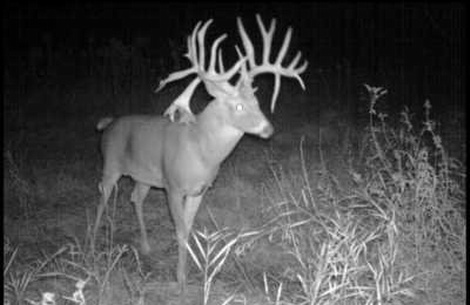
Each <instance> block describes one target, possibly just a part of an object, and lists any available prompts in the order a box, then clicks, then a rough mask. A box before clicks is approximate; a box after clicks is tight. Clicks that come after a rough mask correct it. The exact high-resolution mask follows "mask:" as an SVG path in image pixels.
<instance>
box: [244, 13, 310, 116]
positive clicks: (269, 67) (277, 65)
mask: <svg viewBox="0 0 470 305" xmlns="http://www.w3.org/2000/svg"><path fill="white" fill-rule="evenodd" d="M256 21H257V23H258V26H259V28H260V32H261V36H262V38H263V56H262V62H261V64H259V65H258V64H256V59H255V52H254V48H253V43H252V42H251V39H250V37H249V36H248V34H247V33H246V30H245V27H244V26H243V23H242V21H241V18H240V17H238V18H237V25H238V31H239V32H240V37H241V39H242V43H243V48H244V50H245V53H246V57H247V58H248V64H249V68H248V71H249V72H248V75H249V76H250V77H251V78H254V77H255V76H256V75H258V74H261V73H273V74H274V92H273V95H272V98H271V112H274V108H275V107H276V99H277V97H278V95H279V89H280V87H281V76H286V77H290V78H295V79H297V81H298V82H299V84H300V86H301V87H302V89H303V90H305V84H304V82H303V80H302V78H301V77H300V74H302V73H303V72H304V71H305V70H306V69H307V66H308V61H305V62H304V63H303V64H302V65H301V66H298V63H299V61H300V58H301V57H302V53H301V52H300V51H298V52H297V55H296V56H295V58H294V59H293V60H292V61H291V63H290V64H289V65H287V66H286V67H283V66H282V62H283V60H284V59H285V56H286V54H287V50H288V49H289V44H290V41H291V38H292V28H291V27H289V28H288V29H287V32H286V35H285V36H284V41H283V43H282V46H281V49H280V50H279V53H278V55H277V57H276V59H275V61H274V62H273V63H270V62H269V57H270V55H271V47H272V40H273V37H274V32H275V31H276V19H272V20H271V24H270V26H269V29H268V30H266V27H265V26H264V24H263V21H262V19H261V17H260V15H259V14H257V15H256Z"/></svg>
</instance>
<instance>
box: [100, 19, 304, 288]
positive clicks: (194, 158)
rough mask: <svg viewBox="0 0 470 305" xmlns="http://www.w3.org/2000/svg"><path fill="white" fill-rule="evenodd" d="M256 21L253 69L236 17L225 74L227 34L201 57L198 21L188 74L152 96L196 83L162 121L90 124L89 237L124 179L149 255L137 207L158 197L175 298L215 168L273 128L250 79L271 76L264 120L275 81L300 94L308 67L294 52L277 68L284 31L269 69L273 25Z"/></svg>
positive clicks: (176, 75)
mask: <svg viewBox="0 0 470 305" xmlns="http://www.w3.org/2000/svg"><path fill="white" fill-rule="evenodd" d="M256 21H257V23H258V26H259V29H260V32H261V36H262V40H263V53H262V58H261V62H260V63H258V62H257V61H256V59H255V51H254V47H253V43H252V41H251V39H250V37H249V36H248V34H247V32H246V30H245V27H244V25H243V23H242V20H241V18H240V17H237V27H238V32H239V34H240V37H241V41H242V46H243V52H242V50H240V48H239V47H238V46H235V48H236V51H237V54H238V60H237V61H236V62H235V63H234V64H233V65H232V66H231V67H230V68H228V69H226V68H225V66H224V63H223V58H222V50H221V49H220V44H221V43H222V41H223V40H224V39H226V37H227V34H223V35H221V36H219V37H218V38H217V39H215V41H214V42H213V43H212V45H211V47H210V54H209V55H208V56H206V48H205V47H206V45H205V35H206V32H207V30H208V28H209V26H210V25H211V23H212V22H213V20H212V19H210V20H208V21H206V22H204V23H203V22H202V21H199V22H198V23H197V24H196V26H195V28H194V29H193V31H192V33H191V34H190V35H189V36H188V37H187V49H188V51H187V53H186V54H185V56H186V58H187V59H188V60H189V62H190V64H191V66H190V67H189V68H186V69H183V70H179V71H176V72H173V73H170V74H169V75H168V77H167V78H165V79H163V80H162V81H161V82H160V84H159V86H158V88H157V90H156V91H157V92H158V91H160V90H162V89H163V88H164V87H165V86H166V85H167V84H169V83H171V82H174V81H177V80H181V79H184V78H186V77H187V76H189V75H193V74H194V75H195V76H196V77H195V78H194V79H193V80H192V81H191V82H190V83H189V85H188V86H187V87H186V88H185V89H184V90H183V92H182V93H181V94H180V95H179V96H178V97H177V98H176V99H175V100H174V101H173V102H172V104H171V105H170V106H169V107H168V108H167V109H166V110H165V112H164V114H163V115H162V116H160V115H128V116H123V117H119V118H112V117H106V118H103V119H101V120H100V121H99V122H98V124H97V129H98V130H99V131H101V132H102V138H101V152H102V156H103V172H102V178H101V182H100V183H99V190H100V193H101V198H100V203H99V205H98V207H97V214H96V220H95V224H94V229H93V233H94V237H96V236H97V233H98V229H99V225H100V220H101V217H102V215H103V212H104V210H105V209H106V206H107V202H108V200H109V198H110V195H111V193H112V192H113V190H115V192H117V183H118V180H119V179H120V178H121V177H122V176H130V177H131V178H132V180H134V181H135V186H134V189H133V191H132V193H131V202H132V203H133V204H134V207H135V212H136V215H137V221H138V224H139V227H140V235H141V241H140V242H141V250H142V252H143V253H144V254H148V253H149V252H150V251H151V248H150V245H149V242H148V237H147V231H146V227H145V223H144V215H143V210H142V207H143V202H144V199H145V198H146V196H147V194H148V192H149V190H150V188H151V187H155V188H160V189H164V190H165V192H166V198H167V202H168V205H169V208H170V212H171V216H172V219H173V222H174V225H175V228H176V237H177V242H178V262H177V268H176V278H177V282H178V285H179V287H180V290H181V292H184V291H185V289H186V277H187V272H186V263H187V262H186V261H187V251H188V250H187V244H188V238H189V235H190V232H191V229H192V226H193V222H194V218H195V215H196V213H197V211H198V209H199V206H200V204H201V201H202V199H203V197H204V194H205V193H206V192H207V190H208V189H209V188H210V187H211V185H212V184H213V182H214V180H215V178H216V176H217V173H218V172H219V169H220V166H221V164H222V162H223V161H224V160H225V159H226V158H227V157H228V156H229V154H230V153H231V152H232V151H233V150H234V149H235V147H236V145H237V143H238V142H239V141H240V139H241V138H242V136H243V135H244V134H245V133H248V134H253V135H256V136H258V137H260V138H263V139H267V138H269V137H271V136H272V134H273V133H274V127H273V125H272V124H271V123H270V122H269V120H268V119H267V118H266V116H265V115H264V114H263V112H262V110H261V108H260V106H259V103H258V100H257V98H256V96H255V92H256V90H257V89H256V88H254V87H253V80H254V78H255V77H256V76H257V75H259V74H263V73H270V74H273V75H274V90H273V94H272V97H271V107H270V109H271V113H273V112H274V108H275V105H276V99H277V97H278V94H279V90H280V85H281V83H280V80H281V77H282V76H284V77H287V78H294V79H296V80H297V81H298V82H299V84H300V86H301V87H302V89H303V90H305V84H304V82H303V80H302V78H301V77H300V74H302V73H303V72H304V71H305V70H306V69H307V66H308V61H306V60H304V62H303V64H301V65H300V64H299V61H300V59H301V57H302V54H301V52H300V51H298V52H297V55H296V56H295V57H294V58H293V60H292V61H291V62H290V63H289V64H288V65H283V61H284V59H285V56H286V54H287V51H288V48H289V45H290V41H291V36H292V28H291V27H289V28H288V30H287V32H286V34H285V36H284V40H283V43H282V45H281V47H280V49H279V53H278V54H277V56H276V59H275V60H274V61H271V60H270V57H271V48H272V39H273V35H274V32H275V29H276V19H275V18H273V19H272V20H271V24H270V27H269V29H266V27H265V25H264V23H263V21H262V19H261V17H260V15H259V14H257V15H256ZM206 57H207V64H206ZM234 80H236V82H235V84H233V83H234ZM200 83H203V84H204V87H205V89H206V90H207V92H208V93H209V95H210V96H212V97H213V99H212V100H211V101H210V102H209V103H208V104H207V106H206V107H205V108H204V109H203V110H202V111H201V112H200V113H198V114H194V113H193V112H192V111H191V108H190V100H191V97H192V95H193V93H194V91H195V89H196V87H197V86H198V85H199V84H200ZM93 240H94V239H93Z"/></svg>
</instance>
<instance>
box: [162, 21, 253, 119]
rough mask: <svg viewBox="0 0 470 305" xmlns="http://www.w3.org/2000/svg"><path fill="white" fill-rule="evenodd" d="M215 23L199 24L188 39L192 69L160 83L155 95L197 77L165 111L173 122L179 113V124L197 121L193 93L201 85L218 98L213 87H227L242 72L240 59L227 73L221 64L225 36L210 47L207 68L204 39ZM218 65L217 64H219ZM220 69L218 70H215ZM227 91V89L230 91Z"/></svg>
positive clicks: (178, 72) (187, 54) (170, 76)
mask: <svg viewBox="0 0 470 305" xmlns="http://www.w3.org/2000/svg"><path fill="white" fill-rule="evenodd" d="M211 23H212V19H211V20H208V21H206V22H205V23H204V25H202V27H201V22H198V23H197V25H196V27H195V28H194V30H193V32H192V34H191V35H190V36H189V37H188V39H187V46H188V52H187V53H186V54H185V56H186V57H187V58H188V59H189V61H190V63H191V67H190V68H188V69H185V70H181V71H176V72H173V73H171V74H170V75H169V76H168V77H167V78H166V79H164V80H162V81H161V82H160V85H159V86H158V88H157V90H156V91H160V90H161V89H162V88H163V87H165V86H166V85H167V84H168V83H170V82H173V81H175V80H179V79H182V78H185V77H187V76H188V75H191V74H193V73H195V74H197V77H196V78H195V79H194V80H193V81H192V82H191V83H190V84H189V85H188V87H186V89H185V90H184V91H183V93H181V94H180V95H179V96H178V98H176V99H175V101H174V102H173V103H172V104H171V105H170V106H169V107H168V108H167V109H166V111H165V113H164V115H167V116H169V117H170V119H171V120H172V121H174V116H175V112H176V111H180V122H184V123H190V122H193V121H194V120H195V118H194V114H193V113H192V111H191V109H190V107H189V102H190V99H191V96H192V95H193V93H194V90H195V89H196V87H197V86H198V85H199V83H200V82H201V81H203V82H204V84H205V86H206V89H207V91H208V92H209V94H211V95H212V96H214V97H216V95H217V93H216V92H214V90H213V89H212V88H213V85H214V84H215V85H217V86H219V87H224V86H225V85H227V84H228V80H230V79H231V78H232V77H233V76H234V75H235V74H236V73H237V72H238V71H239V70H240V67H241V65H242V64H243V63H244V61H245V59H244V58H240V59H239V60H238V61H237V62H236V63H235V64H234V65H233V66H232V67H231V68H230V69H229V70H228V71H225V69H224V64H223V60H222V52H221V50H220V49H219V45H220V43H221V42H222V41H223V40H224V39H225V38H226V37H227V35H226V34H223V35H221V36H219V37H218V38H217V39H216V40H215V41H214V43H213V44H212V47H211V53H210V58H209V66H208V67H207V69H206V67H205V60H206V54H205V44H204V39H205V35H206V32H207V29H208V27H209V26H210V24H211ZM216 62H217V64H216ZM216 66H217V67H216ZM227 90H228V89H227Z"/></svg>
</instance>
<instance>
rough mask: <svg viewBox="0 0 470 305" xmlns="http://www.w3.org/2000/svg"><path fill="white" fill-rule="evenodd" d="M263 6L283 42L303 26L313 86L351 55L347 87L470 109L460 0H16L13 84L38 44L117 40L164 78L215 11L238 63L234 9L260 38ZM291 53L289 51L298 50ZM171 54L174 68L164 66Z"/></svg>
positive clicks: (9, 57) (10, 24)
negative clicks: (258, 18)
mask: <svg viewBox="0 0 470 305" xmlns="http://www.w3.org/2000/svg"><path fill="white" fill-rule="evenodd" d="M256 13H260V14H261V15H262V16H263V19H264V21H265V23H267V22H268V20H269V19H270V18H272V17H275V18H277V19H278V28H277V31H276V36H275V46H278V45H279V43H280V40H281V37H282V36H283V33H284V31H285V29H286V28H287V26H289V25H290V26H292V27H293V28H294V35H293V41H292V47H291V50H301V51H302V52H303V54H304V56H305V58H306V59H307V60H308V61H309V63H310V64H309V68H308V70H307V72H306V73H305V75H304V78H306V79H307V83H308V84H309V85H308V88H309V89H310V93H312V94H319V92H321V91H322V90H323V89H322V86H323V83H322V82H321V81H320V75H319V73H322V72H325V71H332V70H334V69H338V67H339V66H344V64H345V63H347V65H348V67H349V68H350V69H351V71H352V73H353V74H354V76H355V78H354V86H353V88H352V90H351V91H352V92H348V94H353V95H356V94H357V91H359V90H361V89H360V86H361V84H362V83H364V82H368V83H369V84H371V85H375V86H383V87H386V88H387V89H389V92H390V93H389V94H390V97H391V100H393V103H394V105H396V106H398V105H403V104H407V105H409V106H411V107H412V108H414V110H418V109H421V107H422V104H423V103H424V100H425V99H430V100H431V102H432V103H433V106H434V107H435V108H436V109H438V110H439V111H437V112H438V113H442V112H445V113H450V112H453V113H455V112H463V111H464V101H465V96H464V92H465V91H464V89H463V84H464V82H465V74H464V70H465V66H466V56H465V54H466V45H465V38H466V37H465V35H466V33H465V22H466V20H465V17H466V15H465V7H464V6H463V4H460V3H451V2H449V3H436V4H432V3H410V4H408V3H404V2H403V3H397V4H395V3H384V4H380V3H376V4H373V3H369V4H356V3H349V4H340V3H332V4H329V3H314V4H310V3H293V2H292V3H289V2H284V3H277V2H275V3H259V4H250V3H243V4H242V3H226V4H224V3H190V4H189V3H175V4H160V3H147V2H142V3H138V2H137V3H136V2H128V3H105V2H72V3H56V4H47V5H45V4H41V3H22V2H8V3H7V4H6V7H5V10H4V22H3V26H4V29H3V30H4V35H3V40H4V43H3V46H4V62H5V66H4V72H5V73H7V74H8V77H7V79H8V80H9V82H10V83H8V84H7V85H11V86H16V85H17V83H18V82H16V81H15V80H18V79H21V74H22V73H23V71H24V69H25V68H24V65H25V64H27V63H30V61H31V57H32V55H31V54H34V51H36V52H37V53H39V55H37V57H38V58H39V59H38V60H37V61H36V63H35V64H37V63H38V62H39V64H43V65H48V63H46V62H44V61H46V60H47V58H48V57H47V56H45V54H46V53H48V52H49V53H54V52H65V53H67V54H69V55H70V56H69V57H70V58H74V57H75V58H82V57H83V56H82V57H80V54H83V53H84V52H89V51H90V50H98V49H99V48H101V47H103V46H105V45H107V44H108V45H109V43H110V40H111V39H115V40H116V41H120V42H121V43H122V44H124V45H132V46H137V47H139V48H141V50H142V54H143V56H144V58H147V59H148V65H149V66H150V67H149V68H150V69H153V70H152V71H155V70H158V69H160V71H157V72H155V74H152V76H151V80H150V82H151V83H153V85H154V86H156V84H157V83H158V77H163V76H164V75H163V74H167V73H168V72H170V71H171V69H172V66H174V63H172V60H174V58H172V57H171V56H170V54H171V52H172V50H175V49H176V50H178V52H179V56H181V55H182V54H183V53H184V52H185V37H186V35H188V34H189V33H190V31H191V30H192V28H193V27H194V25H195V24H196V23H197V21H199V20H207V19H209V18H213V19H214V20H215V23H214V24H215V26H212V27H211V30H210V31H209V32H210V34H209V38H210V39H213V37H211V36H210V35H220V34H221V33H223V32H226V33H228V34H229V39H227V41H226V42H224V44H223V46H224V54H227V55H225V56H227V58H228V61H230V59H232V62H233V60H235V57H234V56H235V52H234V48H233V47H231V46H232V45H235V44H236V43H237V42H238V41H236V40H235V39H238V34H237V33H236V27H235V17H236V16H242V17H243V20H244V23H245V24H246V25H247V27H248V28H251V29H252V31H251V33H250V34H251V35H253V37H254V38H253V40H254V41H257V36H256V35H257V33H258V29H257V26H256V22H255V18H254V15H255V14H256ZM281 33H282V34H281ZM258 38H259V37H258ZM276 39H277V40H276ZM291 53H292V54H290V55H289V56H293V55H294V54H295V52H294V51H291ZM41 60H42V61H41ZM158 60H160V62H158ZM77 61H78V62H77V63H75V64H74V65H73V66H71V67H70V68H67V69H65V70H66V71H67V72H66V73H65V74H67V75H68V76H70V75H73V76H76V77H75V78H73V79H72V78H71V79H69V80H68V81H69V82H73V81H75V80H76V79H77V78H78V77H79V76H81V75H82V74H83V73H82V72H80V69H84V68H85V66H86V65H87V63H83V62H80V61H79V60H78V59H77ZM162 61H163V62H164V64H163V65H165V66H166V68H167V69H166V70H165V71H162V69H161V65H162ZM182 62H183V63H184V64H186V63H185V62H184V61H183V60H182ZM159 65H160V66H159ZM4 84H5V82H4ZM9 88H12V87H9ZM15 88H17V89H15V90H13V91H16V92H17V93H18V92H20V93H25V92H26V91H28V90H27V89H24V86H23V87H15ZM144 90H147V89H144ZM330 90H331V89H330ZM150 91H151V88H149V92H150ZM28 92H29V91H28ZM24 100H25V98H22V97H21V94H19V95H18V94H16V95H15V94H13V95H9V98H8V99H7V100H6V101H4V106H5V103H6V105H7V106H8V104H9V103H14V104H15V105H16V106H15V107H17V106H18V103H19V104H20V105H21V104H22V103H24ZM25 106H27V105H26V104H25Z"/></svg>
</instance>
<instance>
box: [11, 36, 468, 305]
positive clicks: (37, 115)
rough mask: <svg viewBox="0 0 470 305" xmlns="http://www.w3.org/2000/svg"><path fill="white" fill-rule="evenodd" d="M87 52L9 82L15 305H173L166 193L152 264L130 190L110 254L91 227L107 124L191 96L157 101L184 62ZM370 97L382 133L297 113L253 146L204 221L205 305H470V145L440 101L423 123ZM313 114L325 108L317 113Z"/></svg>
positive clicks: (246, 144) (198, 233)
mask: <svg viewBox="0 0 470 305" xmlns="http://www.w3.org/2000/svg"><path fill="white" fill-rule="evenodd" d="M87 50H88V51H83V53H80V54H81V55H80V56H78V54H73V56H70V55H67V54H66V53H57V54H53V53H48V54H43V55H41V56H39V57H38V58H40V59H42V60H41V61H33V60H32V59H34V57H33V56H32V55H31V54H30V56H29V57H28V60H25V61H21V60H19V61H17V62H16V63H17V65H16V66H9V69H6V70H5V71H6V72H5V75H4V76H5V89H6V90H5V93H4V100H5V102H4V108H5V109H4V110H5V113H6V116H5V126H6V127H7V128H6V131H5V135H4V150H3V154H4V165H5V166H4V190H5V193H4V202H5V203H4V211H5V216H4V228H5V233H4V234H5V235H4V304H81V305H84V304H174V302H175V300H178V298H180V296H178V295H177V289H176V287H177V285H176V283H175V277H174V274H173V272H174V267H175V266H176V256H177V255H176V253H177V251H176V247H175V245H176V240H175V236H174V231H173V226H172V224H171V221H170V217H169V214H168V211H167V209H166V205H165V204H161V203H163V202H164V197H163V196H161V193H159V192H154V193H153V194H152V195H151V196H149V198H148V200H147V201H148V202H147V205H146V207H145V209H146V214H147V215H146V217H147V222H148V223H149V224H150V225H149V230H150V231H151V232H149V233H150V234H149V236H151V238H152V246H153V247H154V251H153V252H152V254H151V255H150V256H149V257H142V256H141V255H140V254H139V252H138V250H136V248H135V247H134V246H133V245H134V239H137V238H136V237H137V236H139V232H138V226H137V222H136V219H135V215H134V213H133V211H132V208H131V206H130V205H129V204H127V202H128V198H129V188H130V185H129V181H127V180H125V179H123V181H122V182H121V184H120V189H121V190H120V192H119V194H117V195H116V196H115V200H114V204H113V205H111V207H110V211H108V217H107V226H106V230H105V232H104V233H103V234H101V236H100V237H99V240H98V241H97V244H98V245H99V247H97V249H91V248H90V241H91V240H90V238H91V234H90V232H91V227H90V224H91V223H92V222H93V217H94V212H95V211H94V208H95V206H96V203H97V200H98V198H99V195H98V191H97V188H96V185H97V182H98V180H99V177H100V171H101V160H100V158H99V152H98V149H97V147H98V140H99V134H97V133H94V131H93V126H94V124H95V123H96V122H97V121H98V118H99V117H100V116H104V115H106V114H123V113H132V112H137V111H138V112H157V113H161V111H162V110H163V109H164V108H165V106H166V105H168V103H169V101H170V100H171V99H172V98H174V97H175V96H176V95H177V94H178V92H179V88H170V89H169V90H168V91H166V93H164V94H166V95H165V96H157V97H154V96H151V95H150V94H151V91H152V87H153V85H154V84H157V83H158V82H157V76H158V75H161V76H165V73H166V72H167V71H168V70H171V69H169V67H171V66H172V65H176V64H178V65H179V63H175V62H173V63H171V64H167V65H166V66H165V65H163V64H155V63H154V62H151V61H150V60H149V59H148V58H147V57H146V56H145V55H144V54H145V53H144V52H142V49H139V48H135V47H133V46H131V45H129V46H127V45H125V44H123V43H122V42H120V41H118V40H111V41H110V42H109V44H107V45H105V46H101V47H95V46H94V47H90V48H88V49H87ZM72 58H73V59H74V60H75V61H74V62H72V61H71V59H72ZM159 62H160V63H161V62H165V60H160V61H159ZM169 62H170V61H169ZM150 67H158V69H156V70H150ZM18 71H24V73H19V72H18ZM70 71H73V72H74V73H75V74H74V75H71V76H70V73H67V72H70ZM341 81H344V80H340V78H339V77H331V78H329V77H328V75H325V74H322V82H323V84H324V86H325V92H327V96H328V97H329V98H331V99H335V98H338V96H331V92H333V90H330V89H331V88H333V87H336V85H337V88H345V87H348V88H351V87H353V86H355V85H356V84H349V85H348V86H340V84H339V83H340V82H341ZM347 81H348V82H353V80H352V79H347ZM312 82H313V81H311V82H310V83H312ZM333 82H336V83H338V84H336V85H332V86H331V87H330V86H329V84H330V83H333ZM307 83H309V82H308V81H307ZM287 87H288V86H287ZM307 87H308V85H307ZM266 88H269V86H266ZM266 88H263V86H261V89H260V96H263V90H266ZM287 90H288V89H287ZM362 90H363V92H365V93H366V94H367V99H366V101H367V102H366V103H365V105H368V107H369V108H368V111H367V110H366V111H365V113H364V114H365V115H366V117H367V120H366V122H367V124H365V125H360V124H356V125H355V124H352V123H349V122H350V121H349V120H348V119H347V117H345V116H343V114H342V113H341V112H340V111H339V110H338V109H333V111H336V112H335V113H336V115H334V116H333V119H331V120H325V121H323V120H322V119H321V118H319V119H318V120H317V119H314V120H312V119H308V118H307V116H305V113H303V114H302V116H300V115H299V114H298V113H289V110H288V109H287V107H285V109H284V110H280V113H278V114H276V115H277V116H279V117H280V118H279V119H276V120H277V121H282V120H285V122H288V123H289V124H291V125H292V126H291V127H289V128H286V129H284V130H282V128H281V130H280V132H279V134H278V135H277V136H275V137H274V139H273V140H272V141H271V142H262V141H261V140H256V139H252V138H250V137H247V138H245V139H244V140H243V141H242V142H241V143H240V145H239V147H238V148H237V149H236V151H235V152H234V154H233V155H232V156H231V157H230V158H229V160H227V162H226V163H225V164H224V168H222V170H221V174H220V177H219V178H218V180H217V181H216V183H215V185H214V187H213V188H212V190H211V191H210V192H209V193H208V195H207V197H206V199H205V203H204V206H205V207H204V208H203V209H201V211H200V213H199V217H198V219H197V220H196V226H195V227H196V230H195V231H194V232H193V235H192V237H193V239H192V240H191V243H190V244H189V245H188V247H189V249H190V254H191V257H192V259H193V262H194V264H192V270H191V271H190V275H189V278H190V282H191V284H190V287H189V291H188V295H187V296H186V302H188V304H201V303H202V304H463V303H464V302H465V300H466V288H465V287H466V277H465V270H466V250H465V249H466V243H465V241H466V220H465V213H466V206H465V202H466V192H465V184H466V164H465V163H464V160H460V161H459V160H457V159H455V158H454V157H452V156H453V155H457V156H458V157H462V156H465V152H466V151H465V146H457V147H458V148H457V149H455V146H452V147H453V151H452V152H451V151H449V150H448V149H446V147H447V146H446V145H447V144H446V143H449V142H446V139H445V138H441V136H440V134H439V133H438V132H437V126H438V125H437V122H436V121H435V120H434V119H433V112H432V111H431V102H430V101H424V109H423V110H422V118H423V119H422V122H419V121H417V120H416V119H415V118H414V117H413V115H412V113H411V112H410V111H409V110H408V109H407V108H406V107H402V110H401V113H399V114H397V113H394V112H393V111H392V110H387V112H384V111H382V110H378V109H379V108H380V106H381V105H383V104H384V103H385V98H386V94H387V91H386V90H385V89H383V88H377V87H373V86H369V85H366V86H365V88H363V89H362ZM388 90H390V91H391V90H393V88H388ZM338 94H339V93H338ZM199 95H200V96H199V98H200V97H201V96H202V95H203V93H202V92H201V93H200V94H199ZM317 98H318V97H317V96H312V94H311V93H307V94H305V95H303V96H302V95H300V94H299V95H294V96H289V95H288V94H285V96H282V93H281V98H280V99H281V101H279V104H280V108H282V104H292V107H296V106H295V105H296V104H298V105H300V106H298V107H299V108H300V110H298V111H299V112H306V111H309V113H310V114H311V113H326V111H327V109H326V107H325V108H322V107H323V105H322V104H321V103H319V104H318V105H316V104H315V102H313V101H314V100H315V99H317ZM347 98H348V99H352V98H353V97H352V96H348V97H347ZM151 99H155V100H158V104H156V105H151ZM283 99H284V100H283ZM305 100H307V101H308V103H310V104H313V105H309V106H308V107H309V108H301V107H304V105H305V103H302V101H305ZM263 101H264V100H263V99H262V98H260V102H261V103H263ZM387 102H388V101H387ZM196 108H197V105H196ZM389 109H390V108H389ZM328 111H330V110H328ZM397 116H398V118H397ZM296 120H298V121H296ZM332 122H334V123H332ZM340 122H341V123H342V124H340ZM286 124H287V123H286ZM463 132H464V131H461V130H459V129H458V130H454V133H463ZM332 135H333V136H332ZM462 138H464V137H462ZM453 144H455V143H453ZM460 144H462V145H464V144H463V143H460ZM461 147H463V149H461ZM460 159H462V158H460ZM158 196H159V197H158ZM157 197H158V198H157ZM151 201H152V202H151ZM156 202H158V204H156ZM222 223H223V225H221V224H222ZM151 227H152V228H151Z"/></svg>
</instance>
